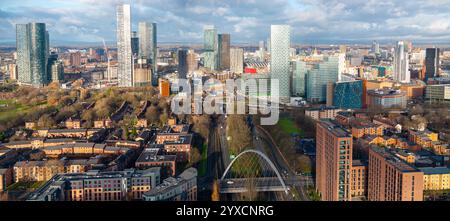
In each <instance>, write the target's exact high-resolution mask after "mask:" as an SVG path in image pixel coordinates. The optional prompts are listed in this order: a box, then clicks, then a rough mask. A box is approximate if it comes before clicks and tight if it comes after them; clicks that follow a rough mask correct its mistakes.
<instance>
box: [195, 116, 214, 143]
mask: <svg viewBox="0 0 450 221" xmlns="http://www.w3.org/2000/svg"><path fill="white" fill-rule="evenodd" d="M192 120H193V122H192V124H193V126H192V130H193V131H194V132H196V133H198V134H199V135H200V136H201V137H202V138H203V139H204V140H207V139H208V136H209V131H210V128H211V118H210V117H209V115H199V116H193V117H192Z"/></svg>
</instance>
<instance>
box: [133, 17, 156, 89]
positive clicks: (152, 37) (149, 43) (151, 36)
mask: <svg viewBox="0 0 450 221" xmlns="http://www.w3.org/2000/svg"><path fill="white" fill-rule="evenodd" d="M138 29H139V56H140V57H143V56H144V57H146V58H147V59H149V60H150V63H151V65H152V75H153V76H152V85H153V86H157V85H158V46H157V44H158V43H157V29H156V23H149V22H139V24H138Z"/></svg>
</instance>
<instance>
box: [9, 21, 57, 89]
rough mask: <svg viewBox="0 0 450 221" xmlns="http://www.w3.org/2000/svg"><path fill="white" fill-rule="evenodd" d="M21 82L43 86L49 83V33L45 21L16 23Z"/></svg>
mask: <svg viewBox="0 0 450 221" xmlns="http://www.w3.org/2000/svg"><path fill="white" fill-rule="evenodd" d="M16 46H17V65H18V78H19V79H18V80H19V83H22V84H29V85H33V86H36V87H42V86H44V85H46V84H48V83H49V81H50V79H51V77H50V76H48V74H49V72H48V71H47V62H48V57H49V53H48V52H49V35H48V32H47V30H46V25H45V24H44V23H29V24H17V25H16Z"/></svg>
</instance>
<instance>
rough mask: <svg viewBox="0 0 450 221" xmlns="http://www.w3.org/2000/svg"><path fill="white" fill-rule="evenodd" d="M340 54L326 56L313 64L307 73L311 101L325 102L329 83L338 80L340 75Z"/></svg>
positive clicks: (308, 96) (307, 90)
mask: <svg viewBox="0 0 450 221" xmlns="http://www.w3.org/2000/svg"><path fill="white" fill-rule="evenodd" d="M339 60H340V58H339V56H328V57H324V58H323V60H322V61H321V62H318V63H316V64H314V65H313V67H312V68H311V69H310V70H309V71H308V72H307V74H306V98H307V100H308V101H310V102H324V101H325V100H326V96H327V83H329V82H332V83H334V82H337V81H338V77H339Z"/></svg>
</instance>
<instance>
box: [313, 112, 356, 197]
mask: <svg viewBox="0 0 450 221" xmlns="http://www.w3.org/2000/svg"><path fill="white" fill-rule="evenodd" d="M316 140H317V144H316V151H317V152H316V185H317V190H318V191H319V192H320V194H321V198H322V200H324V201H348V200H351V168H352V146H353V140H352V135H351V134H350V133H349V132H347V131H346V130H345V129H343V128H342V127H340V126H339V125H338V124H337V123H335V122H334V121H332V120H329V119H325V120H322V121H320V122H319V123H317V130H316Z"/></svg>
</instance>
